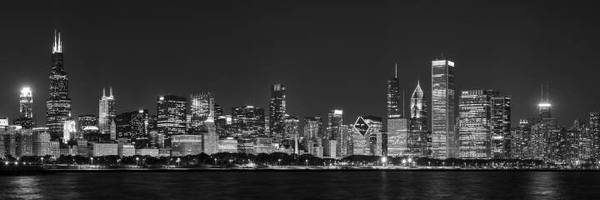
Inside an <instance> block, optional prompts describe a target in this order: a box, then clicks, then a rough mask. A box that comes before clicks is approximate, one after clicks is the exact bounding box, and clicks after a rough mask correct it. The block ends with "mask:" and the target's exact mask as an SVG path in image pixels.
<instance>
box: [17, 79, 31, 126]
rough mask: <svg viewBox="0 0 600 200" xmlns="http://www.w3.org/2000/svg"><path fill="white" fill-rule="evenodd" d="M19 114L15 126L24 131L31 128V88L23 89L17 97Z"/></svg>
mask: <svg viewBox="0 0 600 200" xmlns="http://www.w3.org/2000/svg"><path fill="white" fill-rule="evenodd" d="M19 113H20V116H19V118H18V119H17V120H15V124H16V125H20V126H22V127H23V128H24V129H31V128H33V95H32V92H31V88H29V87H23V88H22V89H21V93H20V95H19Z"/></svg>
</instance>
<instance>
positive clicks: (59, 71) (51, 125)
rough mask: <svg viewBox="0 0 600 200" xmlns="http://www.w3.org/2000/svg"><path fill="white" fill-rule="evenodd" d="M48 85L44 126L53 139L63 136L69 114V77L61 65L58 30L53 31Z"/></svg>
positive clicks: (60, 40)
mask: <svg viewBox="0 0 600 200" xmlns="http://www.w3.org/2000/svg"><path fill="white" fill-rule="evenodd" d="M49 79H50V87H49V91H48V100H47V101H46V126H48V131H49V132H50V135H51V138H52V139H53V140H56V139H59V138H63V137H62V134H63V126H64V122H65V121H66V120H67V119H68V118H69V117H70V116H71V98H69V78H68V76H67V72H65V69H64V66H63V44H62V38H61V35H60V32H58V31H54V42H53V43H52V54H51V64H50V74H49Z"/></svg>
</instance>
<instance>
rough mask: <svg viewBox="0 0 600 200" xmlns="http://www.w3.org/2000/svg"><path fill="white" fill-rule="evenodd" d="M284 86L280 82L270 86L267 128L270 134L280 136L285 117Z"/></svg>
mask: <svg viewBox="0 0 600 200" xmlns="http://www.w3.org/2000/svg"><path fill="white" fill-rule="evenodd" d="M285 93H286V92H285V86H284V85H283V84H281V83H278V84H274V85H273V86H272V87H271V101H270V102H269V128H270V135H271V136H275V137H278V138H282V135H283V131H284V130H283V129H284V120H285V117H286V102H285V101H286V99H285Z"/></svg>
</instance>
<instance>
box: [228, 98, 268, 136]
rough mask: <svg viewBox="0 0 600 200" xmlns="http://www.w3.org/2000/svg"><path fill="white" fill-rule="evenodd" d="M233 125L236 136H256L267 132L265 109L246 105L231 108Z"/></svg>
mask: <svg viewBox="0 0 600 200" xmlns="http://www.w3.org/2000/svg"><path fill="white" fill-rule="evenodd" d="M231 110H232V111H231V117H232V124H231V125H232V127H233V129H235V130H234V132H235V135H236V136H244V137H247V136H249V137H256V136H260V135H264V133H265V110H264V109H263V108H260V107H256V106H252V105H245V106H238V107H233V108H232V109H231Z"/></svg>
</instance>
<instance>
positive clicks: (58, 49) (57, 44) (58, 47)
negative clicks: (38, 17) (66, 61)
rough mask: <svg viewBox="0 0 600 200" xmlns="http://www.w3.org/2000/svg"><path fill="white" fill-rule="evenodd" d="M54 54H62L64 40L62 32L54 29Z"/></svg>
mask: <svg viewBox="0 0 600 200" xmlns="http://www.w3.org/2000/svg"><path fill="white" fill-rule="evenodd" d="M52 53H62V39H61V38H60V32H59V31H57V30H56V29H54V43H52Z"/></svg>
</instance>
